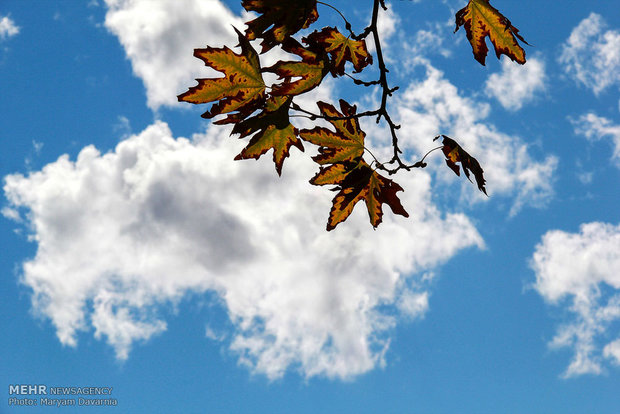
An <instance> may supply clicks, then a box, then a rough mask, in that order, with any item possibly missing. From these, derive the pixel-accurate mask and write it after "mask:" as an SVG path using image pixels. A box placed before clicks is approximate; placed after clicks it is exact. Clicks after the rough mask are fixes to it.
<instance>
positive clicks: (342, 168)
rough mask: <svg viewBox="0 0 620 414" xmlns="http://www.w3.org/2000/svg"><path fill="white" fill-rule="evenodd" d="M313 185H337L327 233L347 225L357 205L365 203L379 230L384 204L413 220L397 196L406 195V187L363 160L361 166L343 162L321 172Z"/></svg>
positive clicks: (313, 181)
mask: <svg viewBox="0 0 620 414" xmlns="http://www.w3.org/2000/svg"><path fill="white" fill-rule="evenodd" d="M310 183H311V184H314V185H330V184H332V185H337V187H336V191H338V194H336V196H335V197H334V199H333V200H332V204H333V205H332V208H331V211H330V213H329V219H328V221H327V231H330V230H333V229H334V228H336V226H337V225H338V224H339V223H342V222H343V221H345V220H346V219H347V218H348V217H349V216H350V215H351V213H352V212H353V208H354V207H355V205H356V204H357V203H358V202H359V201H362V200H364V202H365V204H366V209H367V210H368V216H369V218H370V224H371V225H372V226H373V227H375V228H376V227H377V226H378V225H379V224H380V223H381V221H382V219H383V204H387V205H388V206H390V208H391V209H392V212H393V213H394V214H399V215H401V216H404V217H409V214H408V213H407V212H406V211H405V209H404V208H403V206H402V204H401V203H400V200H399V199H398V197H397V195H396V193H397V192H399V191H403V189H402V187H401V186H400V185H398V184H397V183H395V182H394V181H392V180H390V179H388V178H385V177H383V176H381V175H380V174H378V173H377V172H376V171H374V170H373V169H372V168H371V167H370V165H368V164H367V163H366V162H365V161H363V160H362V161H360V162H359V163H354V162H341V163H337V164H332V165H330V166H328V167H325V168H321V169H320V171H319V172H318V173H317V174H316V175H315V176H314V178H312V180H310Z"/></svg>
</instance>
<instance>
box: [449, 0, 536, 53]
mask: <svg viewBox="0 0 620 414" xmlns="http://www.w3.org/2000/svg"><path fill="white" fill-rule="evenodd" d="M461 26H465V32H466V33H467V39H469V43H471V46H472V49H473V52H474V57H475V59H476V60H477V61H478V62H480V63H481V64H482V65H484V64H485V59H486V56H487V52H488V51H489V49H488V48H487V45H486V43H485V38H486V37H487V36H488V37H489V39H491V42H492V43H493V46H494V47H495V54H496V55H497V58H498V59H499V57H500V55H502V54H504V55H506V56H508V57H509V58H510V59H512V60H513V61H515V62H518V63H520V64H524V63H525V51H524V50H523V48H522V47H521V46H520V45H519V43H518V42H517V39H519V40H520V41H522V42H523V43H525V44H529V43H527V42H526V41H525V39H523V37H521V35H519V30H518V29H517V28H516V27H514V26H513V25H512V24H511V23H510V20H508V19H507V18H506V17H504V15H502V14H501V13H500V12H499V11H498V10H497V9H496V8H494V7H493V6H491V5H490V4H489V0H469V3H468V4H467V6H465V7H464V8H462V9H461V10H459V11H458V12H457V13H456V29H454V32H455V33H456V31H457V30H459V28H460V27H461Z"/></svg>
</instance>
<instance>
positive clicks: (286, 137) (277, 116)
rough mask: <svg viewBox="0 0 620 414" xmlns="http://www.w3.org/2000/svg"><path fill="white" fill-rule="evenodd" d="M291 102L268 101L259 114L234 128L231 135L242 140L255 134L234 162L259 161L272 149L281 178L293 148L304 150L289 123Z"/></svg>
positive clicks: (283, 99) (278, 99) (282, 100)
mask: <svg viewBox="0 0 620 414" xmlns="http://www.w3.org/2000/svg"><path fill="white" fill-rule="evenodd" d="M291 100H292V98H282V97H274V98H271V99H269V100H268V101H267V103H266V105H265V110H264V111H263V112H261V113H260V114H258V115H256V116H254V117H252V118H248V119H246V120H243V121H241V122H239V123H238V124H236V125H235V126H234V127H233V130H232V134H240V135H241V138H243V137H247V136H248V135H250V134H254V133H255V135H254V136H252V138H251V139H250V142H249V143H248V145H247V146H246V147H245V148H244V149H243V150H242V151H241V152H240V153H239V155H237V156H236V157H235V160H245V159H249V158H254V159H259V158H260V156H261V155H263V154H264V153H266V152H267V151H269V150H270V149H273V162H274V163H275V165H276V171H277V173H278V175H282V164H283V163H284V159H285V158H287V157H288V155H289V149H290V147H291V146H292V145H294V146H296V147H297V148H299V149H300V150H301V151H303V150H304V147H303V144H302V143H301V140H300V139H299V138H297V129H296V128H294V127H293V125H291V123H290V121H289V116H288V111H289V107H290V105H291Z"/></svg>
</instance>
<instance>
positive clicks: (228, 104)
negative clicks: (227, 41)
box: [178, 29, 265, 124]
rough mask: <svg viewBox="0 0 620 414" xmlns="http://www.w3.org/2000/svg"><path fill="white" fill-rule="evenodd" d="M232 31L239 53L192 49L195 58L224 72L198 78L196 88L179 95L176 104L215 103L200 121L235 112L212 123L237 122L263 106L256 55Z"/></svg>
mask: <svg viewBox="0 0 620 414" xmlns="http://www.w3.org/2000/svg"><path fill="white" fill-rule="evenodd" d="M235 31H236V32H237V35H238V37H239V45H240V46H241V53H240V54H237V53H234V52H233V51H232V50H230V49H229V48H228V47H224V48H212V47H207V48H206V49H195V50H194V56H196V57H197V58H199V59H202V60H203V61H204V62H205V65H206V66H210V67H212V68H213V69H215V70H217V71H220V72H223V73H224V74H225V76H224V77H223V78H209V79H197V81H198V85H196V86H193V87H191V88H189V90H188V91H187V92H185V93H183V94H181V95H179V96H178V99H179V102H181V101H184V102H190V103H193V104H202V103H208V102H215V101H218V102H217V103H215V104H214V105H213V106H212V107H211V109H210V110H208V111H207V112H205V113H204V114H202V117H203V118H213V117H214V116H216V115H220V114H225V113H230V112H234V111H238V112H237V113H231V114H230V115H228V117H227V118H225V119H222V120H219V121H217V122H215V123H216V124H225V123H235V122H239V120H240V119H243V118H245V117H247V116H248V115H250V114H251V113H252V112H254V111H255V110H257V109H259V108H260V107H262V106H263V105H264V103H265V82H264V80H263V76H262V74H261V68H260V62H259V59H258V54H257V53H256V50H254V48H253V47H252V45H251V44H250V42H249V41H248V40H247V39H246V38H245V37H244V36H243V34H242V33H241V32H239V31H238V30H237V29H235Z"/></svg>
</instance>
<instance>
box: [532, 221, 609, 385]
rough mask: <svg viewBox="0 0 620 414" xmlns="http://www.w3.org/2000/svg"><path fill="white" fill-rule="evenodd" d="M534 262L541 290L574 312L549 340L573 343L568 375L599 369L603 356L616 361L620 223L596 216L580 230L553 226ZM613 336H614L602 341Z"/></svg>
mask: <svg viewBox="0 0 620 414" xmlns="http://www.w3.org/2000/svg"><path fill="white" fill-rule="evenodd" d="M531 267H532V269H533V270H534V271H535V272H536V283H535V284H534V288H535V289H536V290H537V291H538V293H539V294H540V295H541V296H542V297H543V298H544V299H545V300H546V301H548V302H550V303H552V304H555V305H558V306H566V307H567V309H568V310H569V311H570V313H571V315H572V320H571V321H570V322H568V323H566V324H565V325H563V326H561V327H560V328H559V330H558V333H557V334H556V336H555V337H554V339H553V341H552V342H551V344H550V345H551V346H552V347H572V348H573V349H574V352H575V354H574V356H573V359H572V361H571V363H570V365H569V366H568V368H567V369H566V372H565V373H564V375H565V376H566V377H571V376H576V375H581V374H587V373H589V374H599V373H601V372H603V362H604V359H603V357H606V358H612V359H613V358H615V359H616V362H617V360H618V358H617V357H618V343H619V340H620V338H619V335H620V332H618V331H617V330H614V329H612V328H613V327H614V325H613V323H614V322H617V321H619V320H620V271H619V270H620V225H617V226H614V225H612V224H606V223H598V222H594V223H587V224H583V225H582V226H581V228H580V231H579V233H566V232H563V231H559V230H553V231H549V232H547V233H546V234H545V235H544V236H543V238H542V241H541V243H540V244H538V245H537V246H536V251H535V253H534V255H533V257H532V261H531ZM615 327H616V328H617V324H616V325H615ZM610 337H611V338H612V339H615V340H613V341H611V342H609V343H607V344H606V345H601V344H602V343H604V342H605V341H609V338H610Z"/></svg>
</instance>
